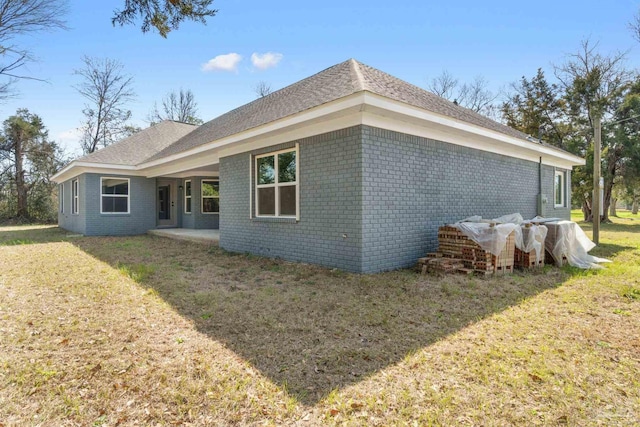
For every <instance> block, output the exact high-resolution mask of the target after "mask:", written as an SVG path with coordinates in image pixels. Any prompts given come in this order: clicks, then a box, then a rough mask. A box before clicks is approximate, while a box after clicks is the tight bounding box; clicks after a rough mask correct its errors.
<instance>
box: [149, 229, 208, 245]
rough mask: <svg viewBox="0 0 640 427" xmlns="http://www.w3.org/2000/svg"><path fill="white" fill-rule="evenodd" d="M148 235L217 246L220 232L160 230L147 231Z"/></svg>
mask: <svg viewBox="0 0 640 427" xmlns="http://www.w3.org/2000/svg"><path fill="white" fill-rule="evenodd" d="M147 233H148V234H151V235H154V236H160V237H167V238H169V239H176V240H187V241H189V242H194V243H204V244H207V245H217V244H218V243H219V242H220V230H194V229H191V228H160V229H156V230H149V231H148V232H147Z"/></svg>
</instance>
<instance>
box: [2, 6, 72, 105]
mask: <svg viewBox="0 0 640 427" xmlns="http://www.w3.org/2000/svg"><path fill="white" fill-rule="evenodd" d="M66 11H67V1H66V0H0V57H1V58H3V59H5V60H7V61H8V62H7V63H6V64H0V76H3V77H6V78H7V80H5V81H4V82H1V83H0V100H2V99H6V98H9V97H11V96H12V92H11V86H12V85H13V83H15V81H16V80H18V79H32V80H39V79H37V78H35V77H29V76H25V75H21V74H18V73H14V72H13V71H14V70H17V69H18V68H20V67H22V66H23V65H24V64H26V63H27V62H29V61H31V60H32V58H31V55H30V54H29V51H27V50H24V49H20V48H17V47H15V46H13V45H11V41H12V40H13V39H14V38H15V37H17V36H21V35H24V34H31V33H37V32H46V31H53V30H57V29H65V28H66V27H65V23H64V21H63V20H62V19H61V17H62V16H64V15H65V13H66Z"/></svg>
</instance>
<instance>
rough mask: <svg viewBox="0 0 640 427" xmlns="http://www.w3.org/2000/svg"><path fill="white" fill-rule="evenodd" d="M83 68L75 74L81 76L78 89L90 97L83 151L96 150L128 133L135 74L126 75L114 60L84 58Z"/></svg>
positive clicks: (85, 110)
mask: <svg viewBox="0 0 640 427" xmlns="http://www.w3.org/2000/svg"><path fill="white" fill-rule="evenodd" d="M82 61H83V62H84V65H85V66H84V68H83V69H81V70H76V71H75V73H74V74H76V75H78V76H80V77H82V82H81V83H80V84H79V85H78V86H76V89H77V91H78V92H79V93H80V94H81V95H82V96H84V97H85V98H86V99H87V103H86V104H85V107H84V109H83V110H82V113H83V114H84V117H85V118H84V123H83V124H82V132H83V134H82V138H81V141H80V143H81V144H82V150H83V151H84V152H85V154H86V153H93V152H94V151H95V150H96V149H97V148H98V147H106V146H107V145H110V144H112V143H114V142H116V141H118V140H120V139H121V138H123V137H125V136H128V126H129V125H128V124H127V121H128V120H129V119H130V118H131V111H130V110H128V109H126V104H127V103H128V102H130V101H131V100H133V99H134V97H135V93H134V92H133V89H132V84H133V77H131V76H129V75H127V74H123V72H122V70H123V65H122V64H121V63H120V62H118V61H115V60H112V59H96V58H90V57H86V56H85V57H84V58H83V59H82Z"/></svg>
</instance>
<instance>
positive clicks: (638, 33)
mask: <svg viewBox="0 0 640 427" xmlns="http://www.w3.org/2000/svg"><path fill="white" fill-rule="evenodd" d="M629 29H630V30H631V34H632V35H633V38H634V39H636V40H637V41H638V43H640V9H638V11H637V12H636V14H635V15H633V19H632V20H631V22H629Z"/></svg>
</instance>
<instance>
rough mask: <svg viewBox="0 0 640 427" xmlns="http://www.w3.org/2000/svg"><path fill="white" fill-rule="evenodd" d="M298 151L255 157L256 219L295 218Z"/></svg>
mask: <svg viewBox="0 0 640 427" xmlns="http://www.w3.org/2000/svg"><path fill="white" fill-rule="evenodd" d="M297 161H298V151H297V150H296V149H287V150H282V151H278V152H275V153H269V154H265V155H260V156H256V181H255V190H256V191H255V198H256V199H255V201H256V203H255V205H256V215H257V216H267V217H286V218H296V217H297V216H298V164H297Z"/></svg>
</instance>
